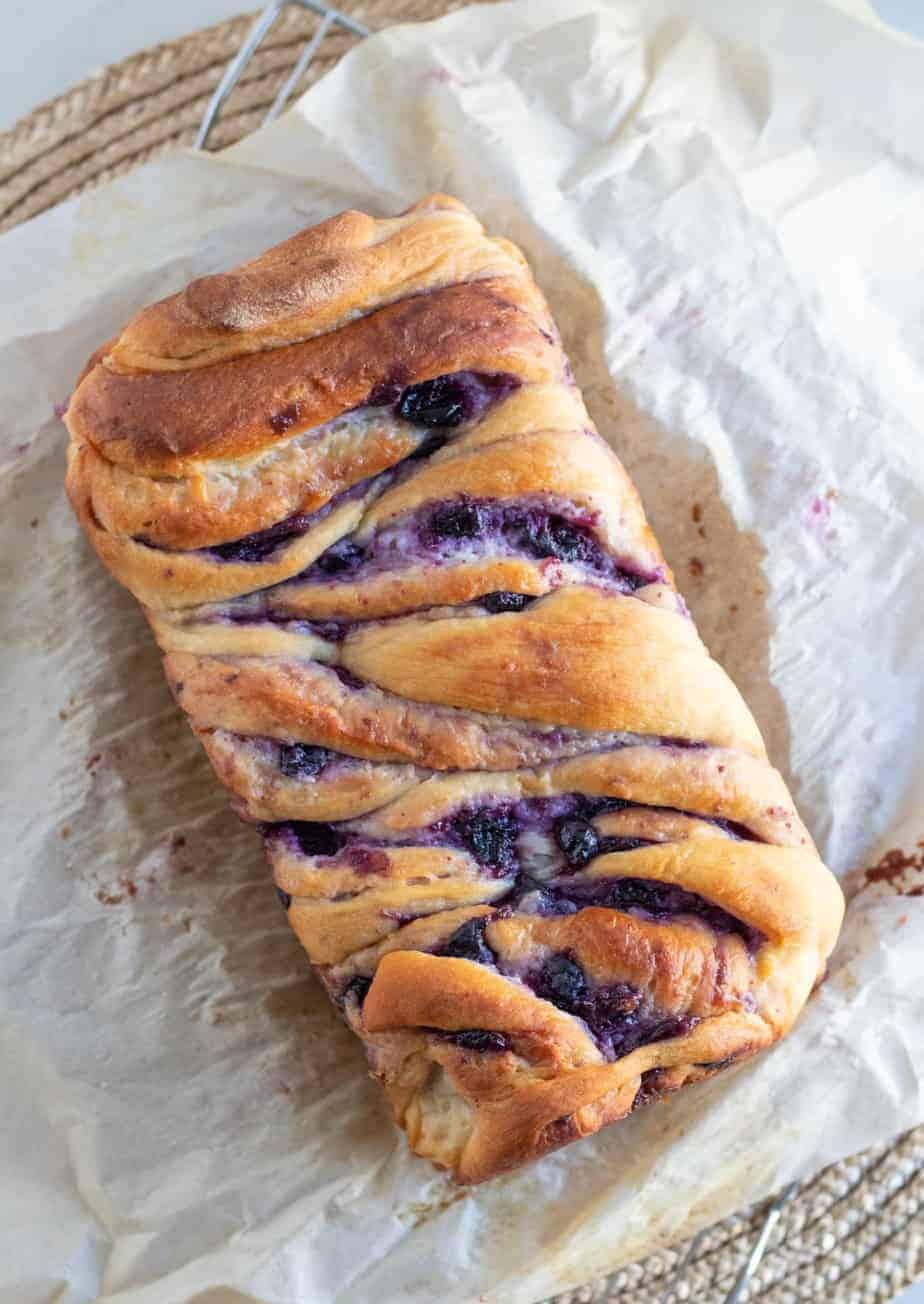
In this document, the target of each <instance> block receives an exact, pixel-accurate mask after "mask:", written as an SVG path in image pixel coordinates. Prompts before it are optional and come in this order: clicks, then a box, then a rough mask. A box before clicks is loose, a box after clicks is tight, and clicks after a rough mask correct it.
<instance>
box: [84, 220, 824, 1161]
mask: <svg viewBox="0 0 924 1304" xmlns="http://www.w3.org/2000/svg"><path fill="white" fill-rule="evenodd" d="M67 424H68V428H69V430H70V436H71V440H70V450H69V469H68V490H69V494H70V497H71V500H72V502H73V505H74V509H75V511H76V513H77V515H78V517H79V518H80V521H81V524H82V525H83V528H84V530H85V531H86V533H87V534H88V536H89V538H90V540H91V541H92V543H93V546H94V547H95V549H96V551H97V552H98V553H99V556H100V557H101V559H102V560H103V562H104V563H105V564H106V566H108V568H109V569H110V571H111V572H112V573H113V575H114V576H115V577H116V579H118V580H120V581H121V582H122V583H123V584H124V585H126V587H127V588H129V589H130V590H131V591H132V592H133V593H134V594H135V595H136V597H137V598H138V599H139V601H140V602H141V603H142V604H143V606H144V610H145V613H146V615H147V617H148V619H149V621H150V623H151V626H152V628H153V630H154V634H155V636H156V638H157V641H158V643H159V644H160V647H161V649H162V651H163V654H164V663H165V668H166V674H167V678H168V680H169V682H170V686H171V688H172V690H173V692H174V694H175V696H176V700H177V702H178V703H179V704H180V706H181V707H182V708H183V710H184V711H186V713H187V715H188V717H189V721H190V724H191V725H192V728H193V730H194V732H195V733H196V735H197V736H198V737H199V739H200V740H201V742H202V744H203V746H204V747H205V749H206V751H207V753H208V755H209V758H210V759H211V762H212V765H213V766H214V768H215V772H216V774H217V775H218V778H219V779H220V780H221V782H222V783H223V784H225V786H226V787H227V788H228V789H229V791H230V793H231V794H232V802H233V805H234V808H235V810H236V811H237V812H238V814H239V815H240V816H241V817H242V818H243V819H245V820H249V821H251V822H252V823H253V824H254V825H255V826H256V827H257V828H258V829H259V831H260V833H261V834H262V837H263V840H264V843H265V847H266V851H267V854H268V857H269V861H270V863H271V865H272V868H273V873H274V876H275V882H276V887H277V889H278V892H279V896H280V899H281V901H282V904H283V906H284V908H285V910H286V912H287V914H288V918H289V921H290V923H291V925H292V927H293V929H294V930H295V933H296V934H297V936H298V938H299V940H300V942H301V943H302V945H303V946H304V948H305V950H306V951H307V953H308V956H309V959H310V960H311V963H312V964H313V965H314V967H315V969H316V971H317V973H318V975H319V977H320V978H321V980H322V982H323V983H324V985H325V987H326V988H327V990H328V992H329V993H330V996H331V997H332V999H333V1000H334V1001H335V1002H336V1003H337V1005H338V1006H339V1007H340V1009H341V1010H342V1011H343V1015H344V1017H345V1018H346V1020H347V1021H348V1023H349V1025H350V1026H351V1028H353V1030H354V1031H355V1032H356V1033H357V1034H358V1036H359V1037H361V1038H362V1040H363V1042H364V1044H365V1047H366V1051H367V1054H368V1058H369V1063H370V1065H371V1069H372V1072H373V1074H374V1075H375V1076H376V1077H377V1078H378V1079H379V1081H380V1082H381V1083H382V1085H383V1086H384V1089H385V1091H386V1093H387V1095H388V1099H389V1102H390V1104H391V1107H392V1109H393V1111H394V1115H395V1118H396V1119H397V1121H398V1122H399V1123H400V1125H401V1126H402V1127H403V1128H404V1129H405V1131H406V1132H407V1135H408V1138H409V1141H410V1144H411V1146H412V1147H413V1149H414V1150H415V1151H416V1152H417V1153H418V1154H420V1155H424V1156H427V1157H429V1158H430V1159H432V1160H433V1161H434V1162H435V1163H437V1164H439V1165H442V1166H445V1167H447V1168H449V1169H451V1170H452V1172H453V1173H454V1174H455V1176H456V1177H457V1178H458V1180H460V1181H462V1182H479V1181H482V1180H483V1179H485V1178H489V1177H492V1176H494V1175H495V1174H497V1173H500V1172H503V1171H505V1170H507V1169H509V1168H511V1167H513V1166H515V1165H517V1164H521V1163H523V1162H524V1161H526V1160H528V1159H532V1158H534V1157H536V1156H538V1155H541V1154H543V1153H545V1152H546V1151H549V1150H551V1149H553V1148H554V1147H557V1146H561V1145H563V1144H564V1143H566V1142H568V1141H572V1140H574V1139H575V1138H577V1137H582V1136H586V1135H588V1134H589V1133H592V1132H595V1131H596V1130H597V1129H598V1128H600V1127H602V1126H603V1125H604V1124H606V1123H609V1122H612V1121H613V1120H614V1119H619V1118H622V1117H623V1116H624V1115H625V1114H628V1113H629V1112H630V1111H631V1110H632V1109H634V1108H635V1107H636V1106H637V1105H639V1104H642V1103H644V1102H645V1101H648V1100H651V1099H653V1098H656V1097H658V1096H660V1095H663V1094H665V1093H667V1092H671V1091H674V1090H676V1089H677V1088H679V1087H681V1086H683V1085H684V1084H686V1083H692V1082H696V1081H698V1080H700V1079H702V1078H705V1077H708V1076H710V1075H711V1074H713V1073H715V1072H716V1071H717V1070H719V1069H721V1068H724V1067H725V1066H727V1065H730V1064H732V1063H734V1062H736V1061H738V1060H741V1059H743V1058H745V1057H746V1056H749V1055H752V1054H754V1052H756V1051H758V1050H760V1049H761V1048H763V1047H766V1046H769V1045H770V1044H771V1043H772V1042H774V1041H776V1040H777V1039H778V1038H780V1037H781V1036H783V1034H784V1033H785V1032H786V1031H787V1030H788V1029H789V1027H790V1025H791V1024H792V1022H793V1020H794V1019H795V1017H796V1015H797V1014H798V1012H799V1010H800V1008H801V1007H802V1005H803V1003H804V1002H805V1000H806V998H807V996H808V995H809V993H810V992H811V990H812V988H813V986H814V985H815V983H816V982H817V981H818V980H819V978H820V976H821V974H822V972H823V970H824V966H825V961H826V958H827V956H828V954H829V952H830V951H831V948H832V946H833V944H834V941H835V938H836V936H837V932H838V928H839V925H840V921H841V914H842V898H841V893H840V890H839V888H838V886H837V883H836V882H835V880H834V878H833V877H832V875H831V874H830V873H829V871H828V870H827V869H826V868H825V866H824V865H823V864H822V862H821V861H820V859H819V858H818V855H817V854H816V851H815V849H814V847H813V845H812V842H811V839H810V838H809V836H808V834H807V833H806V830H805V828H804V827H803V825H802V823H801V821H800V819H799V816H798V815H797V813H796V811H795V809H794V807H793V803H792V799H791V797H790V795H789V793H788V791H787V789H786V786H785V784H784V783H783V780H782V779H781V777H780V776H779V774H777V772H776V771H775V770H773V769H772V768H771V767H770V765H769V763H768V761H767V757H766V753H765V750H764V745H763V742H762V740H761V736H760V733H759V731H758V729H757V726H756V725H755V723H754V720H753V719H752V717H751V715H750V713H749V712H748V709H747V707H746V706H745V704H744V702H743V701H742V699H741V697H740V696H739V694H738V692H737V690H736V689H735V688H734V686H733V685H732V683H731V681H730V680H729V679H728V677H727V676H726V675H725V673H724V671H723V670H722V669H721V668H720V667H719V666H718V665H717V664H716V663H715V662H714V661H712V660H711V659H710V657H709V654H708V652H707V651H706V649H705V647H704V646H703V644H702V642H701V641H700V639H699V637H698V635H697V633H696V629H695V628H694V626H693V623H692V621H691V620H690V617H689V615H688V613H687V611H686V608H685V607H684V604H683V601H682V599H681V598H680V596H679V594H678V592H677V590H676V588H675V586H674V581H673V577H672V575H671V572H670V570H669V569H668V567H667V565H666V564H665V561H664V558H663V556H662V555H661V552H660V550H659V547H658V544H657V542H656V540H655V538H654V536H653V535H652V533H651V530H650V529H649V527H648V525H647V523H646V520H645V517H644V514H643V512H642V508H641V504H640V502H639V498H638V495H637V493H636V491H635V489H634V487H633V485H632V483H631V481H630V480H629V478H628V476H627V475H626V472H625V471H624V470H623V468H622V466H621V465H620V463H619V461H618V460H617V458H616V457H615V456H614V454H613V453H612V452H611V450H610V449H609V447H608V446H607V445H606V444H605V443H604V441H603V440H602V439H601V438H600V436H599V434H598V433H597V432H596V430H595V429H594V427H593V424H592V422H591V420H590V418H589V416H588V414H587V411H586V410H585V407H584V403H583V401H582V398H581V394H580V392H579V391H578V389H577V388H576V386H575V383H574V379H573V377H572V374H571V371H570V369H569V366H568V361H567V359H566V357H565V354H564V352H563V350H562V347H561V343H560V340H559V337H558V333H557V331H556V328H555V324H554V322H553V321H552V318H551V316H550V314H549V310H548V308H547V306H546V304H545V302H544V300H543V298H542V295H541V294H540V292H539V290H538V289H537V287H536V285H535V283H534V281H533V279H532V276H531V274H530V272H529V269H528V267H527V265H526V263H525V260H524V258H523V256H522V254H521V253H520V252H519V251H518V250H517V249H516V248H515V247H514V246H513V245H511V244H509V243H508V242H507V241H506V240H502V239H494V238H490V237H488V236H486V235H485V233H484V231H483V229H482V227H481V226H480V224H479V223H478V221H477V220H476V219H475V217H474V216H473V215H472V214H471V213H470V212H469V211H468V210H467V209H466V208H465V207H463V206H462V205H461V204H460V203H458V202H456V201H455V200H453V199H450V198H447V197H446V196H443V195H433V196H430V197H429V198H427V199H424V200H423V201H421V202H420V203H419V204H417V205H415V206H414V207H413V208H412V209H410V210H409V211H408V212H406V213H404V214H402V215H401V216H399V217H396V218H393V219H389V220H385V221H380V220H376V219H373V218H371V217H368V216H366V215H365V214H363V213H358V212H346V213H341V214H340V215H339V216H336V217H333V218H331V219H330V220H329V221H326V222H322V223H321V224H320V225H319V226H316V227H313V228H311V229H309V230H305V231H302V232H300V233H299V234H297V235H295V236H293V237H292V239H290V240H288V241H286V242H285V243H284V244H281V245H279V246H278V247H276V248H274V249H271V250H269V252H267V253H265V254H263V255H262V256H261V257H259V258H257V259H255V260H254V261H252V262H249V263H246V264H245V265H244V266H242V267H240V268H238V269H237V270H236V271H233V272H229V273H228V274H226V275H218V276H208V277H205V278H203V279H201V280H197V281H194V282H192V284H191V285H189V286H188V287H187V289H185V290H184V291H183V292H182V293H181V294H177V295H174V296H173V297H171V298H169V299H165V300H164V301H163V302H161V303H157V304H154V305H153V306H152V307H149V308H147V309H145V310H144V311H143V312H141V313H139V315H138V316H137V317H135V318H134V320H133V321H131V322H130V323H129V324H128V326H126V327H125V329H124V330H123V331H122V333H121V334H120V335H119V336H118V338H117V339H115V340H113V341H111V342H110V343H108V344H106V345H104V346H103V347H102V348H101V349H100V350H99V351H98V352H97V353H96V354H95V355H94V356H93V357H92V358H91V360H90V362H89V364H88V366H87V368H86V369H85V371H84V373H83V376H82V378H81V380H80V383H79V385H78V387H77V389H76V392H75V394H74V396H73V398H72V400H71V403H70V406H69V409H68V412H67Z"/></svg>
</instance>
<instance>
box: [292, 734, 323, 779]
mask: <svg viewBox="0 0 924 1304" xmlns="http://www.w3.org/2000/svg"><path fill="white" fill-rule="evenodd" d="M330 758H331V753H330V752H329V751H328V750H327V748H326V747H312V746H310V744H308V743H283V745H282V746H281V747H280V748H279V768H280V770H282V772H283V774H284V775H285V776H286V778H288V779H311V778H313V777H314V775H316V774H320V773H321V771H322V770H323V769H324V766H325V765H327V763H328V761H329V760H330Z"/></svg>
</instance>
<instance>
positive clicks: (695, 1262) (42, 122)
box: [0, 0, 924, 1304]
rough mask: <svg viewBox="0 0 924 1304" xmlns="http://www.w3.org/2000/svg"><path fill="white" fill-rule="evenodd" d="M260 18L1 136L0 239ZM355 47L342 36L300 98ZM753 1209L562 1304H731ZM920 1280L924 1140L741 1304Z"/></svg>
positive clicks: (268, 61) (226, 139)
mask: <svg viewBox="0 0 924 1304" xmlns="http://www.w3.org/2000/svg"><path fill="white" fill-rule="evenodd" d="M464 2H465V0H364V2H357V3H350V4H349V5H348V8H349V12H350V14H351V16H353V17H355V18H357V19H359V20H361V21H362V22H365V23H366V24H368V25H369V26H370V27H372V28H376V27H382V26H385V25H386V24H387V23H394V22H402V21H411V20H420V19H426V18H434V17H437V16H438V15H440V14H443V13H447V12H449V11H450V10H452V9H457V8H460V7H461V5H462V4H463V3H464ZM251 22H252V17H250V16H241V17H238V18H233V19H230V20H229V21H228V22H225V23H221V24H219V25H218V26H216V27H210V28H207V29H205V30H203V31H200V32H194V33H193V34H192V35H191V36H188V37H185V38H183V39H182V40H178V41H170V42H167V43H166V44H164V45H158V46H155V47H154V48H153V49H150V50H145V51H142V52H141V53H140V54H136V55H133V56H132V57H131V58H129V59H125V60H123V61H122V62H121V63H117V64H114V65H113V66H112V67H109V68H106V69H104V70H102V71H101V72H100V73H98V74H97V75H95V76H93V77H91V78H89V79H88V80H87V81H84V82H82V83H80V84H79V85H78V86H75V87H73V88H72V89H71V90H69V91H66V92H65V93H64V94H63V95H61V96H59V97H58V98H57V99H55V100H52V101H50V102H49V103H47V104H43V105H41V106H39V108H37V109H35V110H34V112H32V113H31V114H29V115H28V116H27V117H25V118H23V119H22V120H21V121H20V122H18V123H17V124H16V125H15V126H14V127H13V128H12V130H11V131H9V132H6V133H4V134H0V231H2V230H7V229H9V228H10V227H13V226H15V225H17V224H18V223H19V222H23V221H25V220H26V219H27V218H29V217H34V216H35V215H36V214H37V213H41V212H43V211H44V210H45V209H46V208H50V207H51V206H52V205H53V204H57V203H59V202H60V201H61V200H63V199H66V198H69V197H70V196H72V195H77V194H80V193H81V192H82V191H84V190H87V189H89V188H90V187H92V186H95V185H98V184H99V183H100V182H103V181H107V180H109V179H110V178H112V177H115V176H119V175H120V174H121V173H124V172H127V171H129V170H130V169H131V168H134V167H137V166H138V165H139V164H140V163H144V162H145V161H147V160H148V159H150V158H153V157H154V156H155V155H157V154H159V153H163V152H164V151H166V150H169V149H173V148H175V147H176V146H179V145H190V144H192V141H193V138H194V136H195V133H196V128H197V127H198V125H199V122H200V121H201V119H202V115H203V113H204V112H205V108H206V105H207V103H208V101H209V97H210V96H211V94H212V91H213V90H214V89H215V86H216V85H217V83H218V79H219V78H220V76H221V73H222V71H223V69H224V67H225V65H226V64H227V62H228V60H229V59H230V58H231V57H232V56H233V55H234V54H235V53H236V52H237V50H238V48H239V47H240V45H241V43H242V41H243V40H244V37H245V36H246V34H247V32H248V31H249V28H250V25H251ZM316 24H317V19H316V18H315V17H314V16H313V15H311V14H309V13H306V12H305V11H304V10H301V9H298V8H295V7H293V8H290V9H287V10H286V11H285V12H284V13H283V14H282V15H281V17H280V18H279V19H278V20H277V22H276V24H275V26H274V27H273V29H272V31H271V33H270V34H269V36H268V37H267V38H266V40H265V41H264V43H263V45H262V46H261V47H260V49H259V51H258V53H257V54H256V56H255V57H254V58H253V60H252V61H251V63H250V64H249V66H248V68H247V70H246V72H245V73H244V76H243V77H242V79H241V81H240V83H239V84H238V86H237V87H236V88H235V90H234V91H233V92H232V94H231V96H230V98H229V100H228V101H227V102H226V104H225V106H224V108H223V110H222V113H221V115H220V117H219V119H218V122H217V124H216V126H215V128H214V130H213V133H212V136H211V138H210V145H211V146H213V147H214V148H221V147H222V146H224V145H230V144H232V143H233V142H234V141H236V140H238V139H240V137H241V136H244V135H246V134H247V133H248V132H250V131H252V130H254V128H255V127H257V126H258V125H259V123H260V121H261V119H262V117H263V115H264V113H265V112H266V110H267V109H268V108H269V105H270V104H271V103H272V101H273V98H274V96H275V94H276V91H277V90H278V88H279V86H280V84H281V81H282V78H283V77H284V76H285V75H286V74H287V73H288V72H289V71H290V69H291V68H292V66H293V65H294V63H295V60H296V58H297V55H298V53H299V52H300V50H301V49H302V47H303V45H304V43H305V40H306V39H307V37H308V36H310V35H311V33H312V32H313V31H314V30H315V27H316ZM354 40H355V38H354V37H352V36H350V35H348V34H345V33H343V32H339V31H337V30H336V29H335V30H334V31H332V32H331V33H330V34H329V35H328V37H327V38H326V40H325V41H324V43H323V45H322V47H321V49H320V51H319V52H318V54H317V56H316V57H315V59H314V61H313V62H312V65H311V67H310V69H309V72H308V74H307V76H306V77H305V79H304V82H303V84H302V86H300V87H299V89H300V90H302V89H304V88H305V86H307V85H310V84H311V83H312V82H314V81H316V80H317V79H318V78H319V77H320V76H321V75H322V74H323V73H324V72H326V71H327V69H329V68H331V67H332V66H333V65H334V63H336V61H337V60H338V59H339V58H340V57H341V55H342V54H343V53H344V52H345V51H346V50H347V49H348V48H349V47H350V46H351V45H352V44H353V42H354ZM763 1216H764V1208H763V1207H761V1206H756V1207H754V1208H753V1209H748V1210H744V1211H743V1212H741V1213H739V1214H735V1215H733V1216H732V1217H730V1218H726V1219H725V1220H724V1221H723V1222H720V1223H717V1224H716V1225H715V1226H713V1227H711V1228H709V1229H708V1230H707V1231H705V1232H703V1233H701V1234H700V1235H699V1236H697V1237H695V1238H693V1239H691V1240H688V1241H685V1242H682V1243H681V1244H679V1245H675V1246H673V1247H671V1248H669V1249H664V1250H658V1251H657V1252H655V1253H653V1254H651V1255H649V1256H648V1257H647V1258H646V1259H644V1260H641V1261H640V1262H638V1263H634V1264H631V1265H630V1266H629V1267H627V1268H623V1269H621V1270H620V1271H619V1272H616V1273H614V1274H613V1275H612V1276H610V1277H607V1278H603V1279H600V1280H598V1281H595V1282H592V1283H591V1284H589V1285H587V1286H583V1287H581V1288H580V1289H579V1290H575V1291H570V1292H568V1293H566V1294H564V1295H560V1296H558V1298H557V1300H556V1304H585V1302H587V1304H589V1302H590V1301H608V1302H609V1304H679V1302H680V1301H693V1302H695V1304H721V1301H724V1300H725V1298H726V1296H727V1294H728V1292H729V1291H730V1290H731V1288H732V1286H733V1284H734V1282H735V1278H736V1276H737V1274H738V1272H739V1271H740V1269H741V1267H742V1265H743V1264H744V1262H745V1260H746V1259H747V1256H748V1253H749V1251H750V1249H751V1247H752V1245H753V1243H754V1241H755V1239H756V1237H757V1235H758V1232H759V1230H760V1227H761V1224H762V1221H763ZM922 1274H924V1126H921V1127H918V1128H916V1129H914V1130H913V1131H912V1132H908V1133H906V1134H905V1135H904V1136H903V1137H901V1138H899V1139H898V1140H897V1141H896V1142H892V1143H889V1144H887V1145H882V1146H877V1147H874V1148H873V1149H871V1150H867V1151H865V1152H864V1153H863V1154H861V1155H857V1156H855V1157H854V1158H852V1159H849V1160H845V1161H844V1162H843V1163H839V1164H834V1165H832V1166H831V1167H830V1168H827V1169H825V1170H824V1171H823V1172H821V1173H819V1174H817V1175H816V1176H815V1177H814V1178H812V1179H810V1180H809V1181H806V1182H803V1183H802V1184H801V1185H800V1187H799V1188H798V1190H797V1191H796V1194H795V1195H794V1196H793V1198H792V1199H790V1200H789V1201H788V1202H787V1203H786V1204H785V1205H784V1206H783V1209H782V1213H781V1216H780V1219H779V1222H778V1223H777V1225H776V1228H775V1230H774V1233H773V1236H772V1237H771V1241H770V1244H769V1246H768V1249H767V1252H766V1254H765V1256H764V1258H763V1260H762V1262H761V1265H760V1268H759V1270H758V1272H757V1274H756V1276H755V1277H754V1278H753V1279H752V1281H751V1284H750V1286H749V1287H748V1289H747V1291H746V1292H745V1293H744V1294H743V1295H742V1297H741V1299H742V1304H744V1301H746V1300H757V1299H759V1300H761V1301H763V1302H764V1304H796V1302H797V1301H801V1300H825V1301H829V1302H831V1304H879V1301H887V1300H891V1299H893V1298H894V1297H895V1295H896V1294H897V1293H898V1292H899V1291H900V1290H901V1289H902V1288H903V1287H904V1286H906V1285H908V1284H909V1283H910V1282H912V1281H913V1280H915V1278H916V1277H918V1276H920V1275H922Z"/></svg>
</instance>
